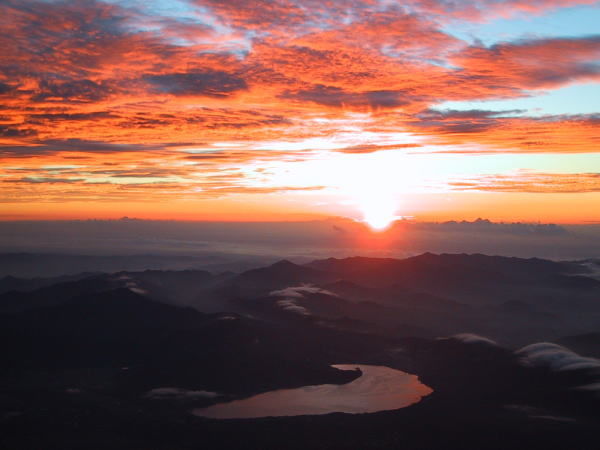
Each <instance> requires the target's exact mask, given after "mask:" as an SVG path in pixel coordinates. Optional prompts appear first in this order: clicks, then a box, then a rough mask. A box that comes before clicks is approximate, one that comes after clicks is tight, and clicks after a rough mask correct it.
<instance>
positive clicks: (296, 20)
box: [0, 0, 600, 202]
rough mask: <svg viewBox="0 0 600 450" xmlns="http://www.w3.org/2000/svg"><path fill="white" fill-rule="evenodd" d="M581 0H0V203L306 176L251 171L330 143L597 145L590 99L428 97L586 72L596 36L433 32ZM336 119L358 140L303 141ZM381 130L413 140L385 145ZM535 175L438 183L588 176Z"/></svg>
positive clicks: (509, 147)
mask: <svg viewBox="0 0 600 450" xmlns="http://www.w3.org/2000/svg"><path fill="white" fill-rule="evenodd" d="M592 3H593V2H592V1H591V0H552V1H534V2H524V1H521V0H504V1H497V0H494V1H492V0H490V1H478V2H475V1H460V2H458V1H456V2H455V1H445V0H444V1H442V0H427V1H425V0H411V1H408V2H403V4H402V5H398V4H395V3H390V2H386V1H383V0H381V1H380V0H344V1H340V2H318V1H315V0H276V1H262V2H256V1H252V2H251V1H237V2H222V1H216V0H189V1H188V0H185V1H182V2H181V5H180V8H181V10H180V11H175V10H166V9H165V8H160V4H159V3H157V2H153V1H151V2H133V1H132V2H129V1H126V2H103V1H100V0H77V1H64V0H58V1H56V0H53V1H42V0H6V1H4V2H2V4H1V5H0V25H1V26H2V29H3V31H4V32H3V33H2V36H0V46H2V48H3V52H4V57H3V58H2V62H0V99H1V101H0V103H1V104H2V107H1V109H0V164H1V167H2V172H3V176H2V178H0V182H1V183H2V187H3V189H2V192H3V193H2V195H1V197H0V201H3V202H23V201H32V200H33V201H39V200H43V201H50V202H56V201H65V200H78V201H91V200H94V199H96V200H97V199H99V198H101V199H103V200H104V201H107V200H108V201H120V200H124V199H130V200H131V199H133V200H139V199H142V198H146V197H148V196H149V197H150V198H154V199H157V200H158V199H160V198H162V197H163V196H165V195H177V196H180V197H183V198H185V197H186V196H190V197H194V198H197V197H205V198H213V197H220V196H224V195H229V194H232V193H261V194H262V193H273V192H284V191H289V190H305V189H308V190H310V189H320V188H322V187H323V186H322V185H320V184H315V183H314V182H311V180H307V181H306V183H305V184H303V185H298V184H295V185H293V186H292V185H288V184H286V183H281V182H279V183H275V182H268V173H267V171H265V172H263V173H261V172H260V171H258V172H257V171H255V170H257V168H260V167H263V166H265V167H266V166H269V164H271V163H272V162H274V161H275V162H279V161H291V162H294V161H301V160H306V159H310V158H320V157H323V156H322V154H323V152H325V153H327V152H329V151H331V150H333V151H334V152H338V153H342V154H369V153H374V152H379V151H382V150H386V151H401V152H408V151H415V152H416V151H428V152H432V153H435V152H461V153H465V152H466V153H472V152H479V153H489V152H492V153H493V152H508V153H523V152H556V153H566V152H596V151H597V150H598V133H597V131H596V130H597V126H598V116H597V115H594V114H580V115H553V116H548V115H543V116H539V115H537V116H532V115H528V112H527V111H522V110H506V111H501V112H499V111H487V110H485V109H473V110H470V111H458V110H452V109H444V107H443V103H444V102H446V101H483V100H492V99H495V100H497V99H515V98H523V97H528V96H533V95H537V94H539V93H543V92H547V91H549V90H553V89H557V88H561V87H565V86H569V85H573V84H578V83H597V82H598V81H599V80H600V64H599V60H600V36H598V35H590V36H587V35H583V36H555V37H538V36H529V37H527V38H522V39H518V40H512V41H502V40H499V41H498V42H496V43H493V44H488V45H486V44H483V43H481V42H479V41H477V40H473V41H466V40H464V38H461V37H459V36H458V35H456V34H452V33H451V32H450V31H448V30H449V29H451V28H449V27H451V25H452V24H457V23H475V22H478V23H482V22H486V21H493V20H495V19H497V18H499V17H505V18H506V17H508V18H510V17H514V16H522V15H527V16H530V17H535V16H538V15H543V14H546V13H549V12H552V11H555V10H557V9H560V8H564V7H573V6H584V5H590V4H592ZM357 117H361V119H360V120H358V119H357ZM344 133H350V135H351V136H359V137H361V136H362V137H363V138H364V136H370V138H369V139H363V138H361V139H359V141H360V142H356V143H354V144H350V145H346V146H344V145H341V146H337V147H335V148H333V149H332V148H331V147H328V146H327V145H325V146H323V145H319V144H318V142H320V141H319V139H321V140H327V139H328V138H330V137H331V136H337V135H340V134H344ZM386 133H387V134H386ZM389 133H404V135H405V136H407V137H410V138H411V141H410V142H406V141H404V142H400V141H397V142H392V143H390V142H389V139H384V138H382V136H384V135H389ZM302 142H307V143H309V144H307V146H306V147H303V146H302ZM278 143H279V145H278ZM285 143H287V144H286V145H284V144H285ZM289 143H292V144H294V145H291V144H289ZM292 147H293V148H292ZM140 155H143V156H140ZM56 166H59V167H58V168H57V167H56ZM263 168H264V167H263ZM540 176H545V174H543V175H540ZM549 176H551V177H552V179H553V181H552V182H550V183H548V182H544V183H541V184H542V185H543V186H542V187H539V186H540V183H539V182H536V180H534V181H533V182H532V181H531V180H529V179H528V178H527V177H521V178H520V179H519V180H518V181H514V180H508V179H506V178H501V177H500V178H496V179H494V180H493V182H488V181H487V180H483V181H481V180H478V181H473V182H471V181H467V184H464V185H457V184H454V185H452V184H450V186H449V189H454V188H458V189H478V190H479V189H480V190H496V191H507V190H518V191H532V192H538V191H544V192H547V191H553V192H554V191H558V192H565V191H569V192H571V191H572V192H580V191H590V190H593V191H595V190H597V186H596V184H597V183H595V181H593V180H591V175H588V174H582V175H581V177H578V176H574V177H572V178H570V179H568V180H566V181H564V180H561V176H559V175H558V174H549ZM548 185H552V186H550V187H548ZM555 185H557V186H558V187H554V186H555ZM565 185H567V187H564V186H565ZM531 186H534V187H531ZM535 186H538V187H535Z"/></svg>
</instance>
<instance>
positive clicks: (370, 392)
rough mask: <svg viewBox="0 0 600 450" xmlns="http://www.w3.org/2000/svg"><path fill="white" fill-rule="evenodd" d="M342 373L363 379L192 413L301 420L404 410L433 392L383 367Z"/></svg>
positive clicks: (412, 378) (341, 366) (270, 394)
mask: <svg viewBox="0 0 600 450" xmlns="http://www.w3.org/2000/svg"><path fill="white" fill-rule="evenodd" d="M333 367H336V368H338V369H341V370H354V369H355V368H356V367H358V368H360V370H361V371H362V376H360V377H359V378H357V379H356V380H354V381H352V382H350V383H347V384H342V385H337V384H321V385H317V386H304V387H301V388H296V389H280V390H276V391H270V392H265V393H263V394H259V395H255V396H253V397H249V398H246V399H243V400H235V401H232V402H228V403H219V404H216V405H212V406H209V407H208V408H201V409H195V410H194V411H193V413H194V414H195V415H197V416H201V417H210V418H213V419H243V418H256V417H269V416H300V415H315V414H329V413H333V412H343V413H350V414H359V413H373V412H377V411H387V410H391V409H399V408H404V407H406V406H409V405H412V404H414V403H417V402H419V401H420V400H421V398H423V397H425V396H426V395H429V394H431V393H432V392H433V390H432V389H431V388H430V387H429V386H426V385H424V384H423V383H421V382H420V381H419V379H418V378H417V376H416V375H411V374H408V373H406V372H402V371H400V370H395V369H391V368H389V367H385V366H370V365H360V364H358V365H352V364H338V365H334V366H333Z"/></svg>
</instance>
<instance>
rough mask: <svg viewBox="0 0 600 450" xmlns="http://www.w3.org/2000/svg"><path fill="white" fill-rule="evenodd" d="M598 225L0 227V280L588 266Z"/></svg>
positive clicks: (99, 223)
mask: <svg viewBox="0 0 600 450" xmlns="http://www.w3.org/2000/svg"><path fill="white" fill-rule="evenodd" d="M599 243H600V227H599V226H598V225H594V224H588V225H560V226H559V225H553V224H527V223H495V222H490V221H488V220H484V219H477V220H474V221H459V222H456V221H451V222H442V223H428V222H416V221H411V220H401V221H397V222H395V224H394V225H393V226H392V227H390V228H389V229H388V230H386V231H384V232H381V233H378V234H373V233H371V232H370V231H369V230H368V228H367V227H366V226H365V225H364V224H362V223H359V222H355V221H352V220H348V219H343V218H332V219H327V220H315V221H311V222H255V223H253V222H246V223H243V222H176V221H150V220H137V219H128V218H123V219H121V220H113V221H111V220H86V221H45V222H44V221H38V222H0V275H13V276H17V277H26V278H32V277H49V276H50V277H54V276H61V275H65V274H70V275H75V274H77V273H80V272H118V271H123V270H126V271H140V270H145V269H170V270H183V269H202V270H209V271H213V272H222V271H227V270H232V271H234V272H241V271H244V270H248V269H251V268H255V267H259V266H265V265H268V264H272V263H274V262H276V261H278V260H281V259H291V260H292V261H294V262H299V263H307V262H310V261H313V260H315V259H326V258H328V257H331V256H334V257H338V258H345V257H350V256H356V255H362V256H371V257H395V258H405V257H408V256H414V255H418V254H421V253H425V252H428V251H429V252H434V253H483V254H488V255H504V256H519V257H523V258H530V257H534V256H537V257H543V258H547V259H552V260H572V259H593V258H595V257H596V256H597V255H598V254H600V244H599Z"/></svg>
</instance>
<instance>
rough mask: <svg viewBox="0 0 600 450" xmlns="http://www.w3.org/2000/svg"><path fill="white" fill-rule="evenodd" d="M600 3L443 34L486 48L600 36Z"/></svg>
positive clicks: (466, 25)
mask: <svg viewBox="0 0 600 450" xmlns="http://www.w3.org/2000/svg"><path fill="white" fill-rule="evenodd" d="M599 24H600V2H599V3H597V4H596V5H589V6H576V7H570V8H562V9H558V10H555V11H552V12H550V13H547V14H544V15H536V14H527V15H525V14H520V15H517V16H515V17H512V18H508V19H496V20H492V21H489V22H481V23H475V22H454V23H450V24H448V25H446V26H444V27H442V29H443V31H445V32H446V33H449V34H451V35H453V36H455V37H457V38H460V39H462V40H465V41H467V42H469V43H477V42H481V43H483V44H484V45H486V46H489V45H492V44H494V43H497V42H506V41H514V40H519V39H537V38H551V37H568V38H573V37H582V36H589V35H594V34H599V33H600V27H599Z"/></svg>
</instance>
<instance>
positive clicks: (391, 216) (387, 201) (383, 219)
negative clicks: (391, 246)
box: [357, 192, 398, 231]
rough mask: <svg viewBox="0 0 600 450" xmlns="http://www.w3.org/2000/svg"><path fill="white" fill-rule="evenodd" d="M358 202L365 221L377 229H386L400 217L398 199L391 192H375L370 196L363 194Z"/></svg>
mask: <svg viewBox="0 0 600 450" xmlns="http://www.w3.org/2000/svg"><path fill="white" fill-rule="evenodd" d="M357 203H358V208H359V209H360V211H361V213H362V217H363V222H365V223H366V224H367V225H369V227H371V228H372V229H373V230H375V231H383V230H385V229H386V228H388V227H389V226H390V225H391V224H392V223H393V222H394V220H396V219H397V218H398V216H397V214H396V211H397V208H398V204H397V200H396V199H395V198H394V197H393V196H391V195H389V194H386V193H383V192H378V193H377V192H374V193H371V195H369V196H368V197H367V196H361V198H359V199H357Z"/></svg>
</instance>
